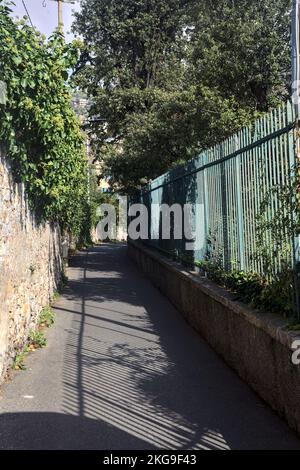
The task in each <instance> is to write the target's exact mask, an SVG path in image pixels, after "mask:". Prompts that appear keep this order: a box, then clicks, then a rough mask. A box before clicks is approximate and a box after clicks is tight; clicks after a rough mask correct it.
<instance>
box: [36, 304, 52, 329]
mask: <svg viewBox="0 0 300 470" xmlns="http://www.w3.org/2000/svg"><path fill="white" fill-rule="evenodd" d="M54 322H55V313H54V312H53V310H52V308H51V307H49V306H48V307H45V308H43V310H42V312H41V315H40V318H39V325H40V326H41V327H43V326H46V327H47V328H50V327H51V326H52V325H53V324H54Z"/></svg>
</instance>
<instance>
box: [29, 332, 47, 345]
mask: <svg viewBox="0 0 300 470" xmlns="http://www.w3.org/2000/svg"><path fill="white" fill-rule="evenodd" d="M28 341H29V345H30V346H33V347H34V348H35V349H38V348H44V347H45V346H47V339H46V337H45V334H44V333H43V332H42V331H31V332H30V333H29V336H28Z"/></svg>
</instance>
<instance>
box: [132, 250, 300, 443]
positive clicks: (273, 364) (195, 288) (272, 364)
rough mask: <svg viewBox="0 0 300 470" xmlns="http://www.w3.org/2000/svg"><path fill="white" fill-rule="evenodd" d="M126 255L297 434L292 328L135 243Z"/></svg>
mask: <svg viewBox="0 0 300 470" xmlns="http://www.w3.org/2000/svg"><path fill="white" fill-rule="evenodd" d="M128 253H129V256H130V257H131V258H132V259H133V260H134V261H135V262H136V263H137V265H138V266H139V267H140V268H141V269H142V271H143V272H144V273H145V274H146V275H147V276H148V277H149V278H150V279H151V280H152V282H153V283H154V285H155V286H156V287H158V288H159V289H160V290H161V292H162V293H163V294H165V295H166V296H167V297H168V298H169V299H170V301H171V302H172V303H173V304H174V305H175V307H177V309H178V310H179V311H180V312H182V314H183V315H184V317H185V318H186V320H187V321H188V322H189V323H190V324H191V325H192V326H193V327H194V328H195V329H196V330H197V331H198V332H199V333H200V334H201V336H202V337H203V338H204V339H205V340H206V341H207V342H208V343H209V344H210V345H211V346H212V347H213V348H214V350H215V351H216V352H217V353H218V354H220V355H221V356H222V357H223V358H224V359H225V361H226V362H227V363H228V364H229V365H230V366H231V367H232V368H233V369H235V370H236V371H237V372H238V374H239V375H240V377H241V378H242V379H243V380H244V381H246V382H247V383H248V384H249V385H250V386H251V387H252V388H253V389H254V390H255V391H256V392H257V393H258V394H259V395H260V396H261V398H263V399H264V400H265V401H266V402H267V403H268V404H269V405H270V406H271V407H272V408H273V409H274V410H276V411H277V412H278V414H279V415H280V416H282V417H284V418H285V419H286V420H287V422H288V424H289V425H290V426H291V427H292V428H293V429H295V430H296V431H297V432H298V433H299V434H300V366H296V365H294V364H293V363H292V353H293V351H292V348H291V347H292V343H293V342H294V341H295V340H299V339H300V338H299V336H297V335H296V334H295V333H289V332H287V331H286V330H285V329H284V325H285V324H286V322H284V321H283V320H281V319H280V318H279V317H277V316H274V315H270V314H264V313H257V312H255V311H253V310H252V309H251V308H249V307H247V306H246V305H244V304H241V303H239V302H236V301H234V300H233V298H232V296H231V295H230V294H229V293H228V292H226V291H225V290H224V289H222V288H219V287H218V286H216V285H215V284H214V283H212V282H210V281H208V280H207V279H205V278H201V277H200V276H199V275H197V274H196V273H191V272H188V271H186V270H185V269H184V268H182V266H181V265H179V264H178V263H175V262H172V261H170V260H168V259H167V258H164V257H162V256H161V255H160V254H157V252H155V251H153V250H149V249H147V248H145V247H144V246H143V245H141V244H139V243H135V242H129V244H128Z"/></svg>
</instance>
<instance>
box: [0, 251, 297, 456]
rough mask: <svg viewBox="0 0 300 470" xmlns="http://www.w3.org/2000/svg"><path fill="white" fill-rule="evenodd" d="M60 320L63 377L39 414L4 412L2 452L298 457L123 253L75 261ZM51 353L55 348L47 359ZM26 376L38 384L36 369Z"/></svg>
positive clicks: (292, 442)
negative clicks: (244, 452)
mask: <svg viewBox="0 0 300 470" xmlns="http://www.w3.org/2000/svg"><path fill="white" fill-rule="evenodd" d="M56 312H57V315H58V318H59V319H60V321H61V322H62V328H63V332H64V335H65V336H64V340H63V343H62V344H60V347H61V348H64V351H63V355H62V360H61V362H62V366H61V370H59V371H58V375H57V379H55V381H54V383H52V384H49V385H48V389H47V390H46V386H45V387H44V389H43V392H42V393H41V397H40V398H39V400H40V401H39V407H38V409H37V405H34V404H32V405H28V406H27V408H26V413H25V412H24V410H19V412H9V411H11V410H12V409H13V408H12V407H9V406H6V407H5V411H6V413H5V414H2V415H1V417H0V443H1V445H0V447H1V448H35V449H45V448H52V449H76V448H77V449H109V450H114V449H122V450H131V449H156V448H159V449H215V450H223V449H224V450H225V449H300V442H299V440H298V438H297V437H296V436H295V435H294V434H293V433H292V432H291V431H290V430H289V429H288V427H287V426H286V425H285V423H284V422H282V421H281V420H280V419H279V418H278V417H277V416H276V415H275V414H274V413H273V412H272V411H271V410H270V409H269V408H268V407H267V406H266V405H265V404H264V403H262V402H261V401H260V399H259V398H258V397H257V396H256V395H255V394H254V393H253V392H252V391H251V390H250V389H249V388H248V386H247V385H245V384H244V383H243V382H242V381H241V380H240V379H239V378H238V377H237V375H236V374H235V373H234V372H233V371H232V370H231V369H229V368H228V367H227V366H226V365H225V364H224V363H223V361H222V360H221V359H220V358H219V357H218V356H217V355H216V354H215V353H214V352H213V351H212V350H211V349H210V348H209V347H208V346H207V344H206V343H205V342H204V341H203V340H202V339H201V338H200V337H199V336H198V335H197V333H195V332H194V331H193V330H192V329H191V328H190V327H189V326H188V325H187V324H186V323H185V321H184V320H183V318H182V317H181V315H180V314H179V313H178V312H177V311H176V309H174V307H173V306H172V305H171V304H170V303H169V301H168V300H167V299H166V298H165V297H163V296H162V295H161V294H160V293H159V291H158V290H156V289H155V288H154V287H153V286H152V285H151V283H150V282H149V281H148V280H147V279H145V278H144V277H143V275H142V274H141V273H140V272H139V271H138V270H137V268H136V267H135V266H134V265H133V264H132V263H131V261H130V260H129V259H128V258H127V256H126V246H124V245H103V246H101V247H97V248H93V249H91V250H89V251H88V252H82V253H79V254H78V255H77V256H76V257H75V258H74V259H73V262H72V268H71V270H70V281H69V284H68V287H67V289H66V292H65V294H64V296H63V299H62V300H61V301H60V302H58V304H57V307H56ZM51 348H52V349H51ZM47 349H48V348H47ZM51 354H52V355H54V356H55V354H56V352H55V351H54V348H53V347H52V346H51V342H50V344H49V349H48V351H47V350H45V357H44V359H43V360H45V358H46V359H47V357H48V358H49V356H50V355H51ZM28 373H29V372H28ZM30 373H32V374H33V378H32V377H31V380H33V379H34V374H35V368H33V369H32V371H30ZM40 374H42V375H45V376H46V374H47V370H45V371H43V372H41V373H40ZM24 377H26V374H25V375H24ZM39 378H40V379H41V380H45V377H38V378H36V380H38V379H39ZM22 380H23V381H24V380H26V379H22ZM28 380H29V379H28ZM53 380H54V379H53ZM46 384H47V381H46ZM55 387H57V389H59V388H60V387H61V389H62V392H61V395H58V393H57V391H55ZM47 393H48V395H49V397H53V400H54V401H55V405H53V408H52V409H51V410H50V409H49V408H50V407H49V406H48V405H47V400H48V399H49V397H47V396H44V395H45V394H47ZM59 397H61V398H59ZM0 404H1V402H0ZM53 409H55V410H56V411H57V412H50V411H52V410H53ZM22 411H23V412H22Z"/></svg>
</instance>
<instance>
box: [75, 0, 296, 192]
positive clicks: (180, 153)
mask: <svg viewBox="0 0 300 470" xmlns="http://www.w3.org/2000/svg"><path fill="white" fill-rule="evenodd" d="M291 3H292V0H265V1H264V2H261V1H259V0H239V1H236V0H220V1H218V2H216V1H215V0H202V1H201V2H200V1H198V0H186V1H185V0H169V1H168V2H166V1H165V0H124V1H123V0H115V1H114V2H110V1H107V0H83V1H82V10H81V12H79V13H78V14H77V17H76V21H75V24H74V29H75V31H76V32H78V33H79V34H80V35H82V37H83V38H84V41H85V48H86V49H85V52H84V53H83V54H82V57H81V64H80V66H79V67H78V73H77V76H76V77H77V78H76V79H77V83H79V84H80V85H81V86H82V88H84V89H86V90H87V91H88V94H89V95H90V96H91V97H92V99H93V102H94V106H93V107H92V108H91V115H92V116H97V118H98V119H97V121H96V122H95V124H94V126H93V127H92V129H91V134H92V135H93V136H94V146H95V152H96V156H97V158H98V159H99V160H101V161H103V162H104V172H105V173H106V175H108V176H110V177H111V178H112V182H115V183H116V185H117V186H118V187H119V188H122V189H124V190H126V191H132V190H134V189H135V188H136V187H139V186H141V185H142V184H144V183H145V182H147V181H149V180H150V179H152V178H155V177H156V176H158V175H159V174H161V173H163V172H165V171H167V170H169V169H170V168H172V167H173V166H174V165H178V164H179V163H181V162H183V161H186V160H188V159H190V158H192V157H194V156H196V155H197V153H198V152H199V151H201V150H203V149H205V148H207V147H209V146H211V145H214V144H215V143H218V142H220V141H221V140H222V139H224V138H225V137H227V136H228V135H230V134H231V133H233V132H235V131H236V130H237V129H239V128H240V127H242V126H244V125H247V124H249V123H250V121H251V120H252V119H254V118H255V117H257V114H258V113H260V112H263V111H265V110H267V109H269V108H270V107H272V106H274V105H276V104H277V103H278V102H279V101H281V100H283V99H285V98H286V97H287V96H288V93H289V80H290V74H289V71H290V22H291ZM99 118H100V119H99Z"/></svg>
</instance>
